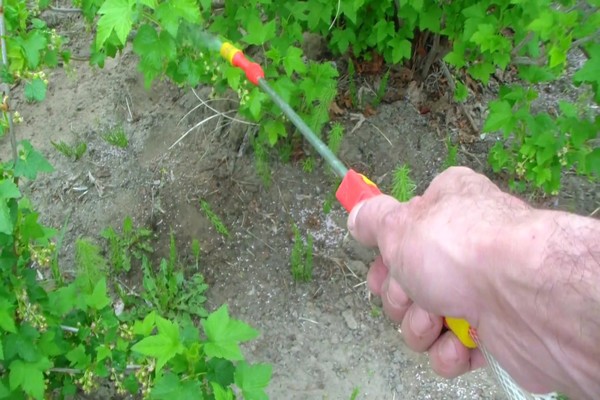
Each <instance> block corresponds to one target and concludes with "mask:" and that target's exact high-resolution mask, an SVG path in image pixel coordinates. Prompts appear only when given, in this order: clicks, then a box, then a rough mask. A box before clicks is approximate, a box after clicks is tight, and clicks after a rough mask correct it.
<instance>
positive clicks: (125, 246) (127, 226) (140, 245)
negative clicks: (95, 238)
mask: <svg viewBox="0 0 600 400" xmlns="http://www.w3.org/2000/svg"><path fill="white" fill-rule="evenodd" d="M101 236H102V237H103V238H104V239H106V240H107V242H108V248H109V253H110V257H109V260H110V264H111V266H112V269H113V271H114V272H115V273H117V274H118V273H120V272H123V271H124V272H129V271H130V270H131V262H132V259H135V260H138V261H141V259H142V256H143V255H144V254H151V253H152V252H153V251H154V249H153V248H152V245H151V244H150V241H151V239H152V231H151V230H149V229H145V228H138V229H135V228H134V227H133V222H132V220H131V217H126V218H125V219H124V220H123V227H122V233H121V234H119V233H117V232H116V231H115V230H114V229H113V228H112V227H108V228H106V229H104V230H103V231H102V232H101Z"/></svg>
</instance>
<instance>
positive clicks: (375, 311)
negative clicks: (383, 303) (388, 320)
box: [371, 305, 381, 318]
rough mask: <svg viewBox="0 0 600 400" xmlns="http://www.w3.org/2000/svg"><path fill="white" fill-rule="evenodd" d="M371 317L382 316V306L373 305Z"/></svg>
mask: <svg viewBox="0 0 600 400" xmlns="http://www.w3.org/2000/svg"><path fill="white" fill-rule="evenodd" d="M371 317H373V318H379V317H381V308H379V307H377V306H375V305H372V306H371Z"/></svg>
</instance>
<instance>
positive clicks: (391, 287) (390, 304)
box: [381, 275, 412, 323]
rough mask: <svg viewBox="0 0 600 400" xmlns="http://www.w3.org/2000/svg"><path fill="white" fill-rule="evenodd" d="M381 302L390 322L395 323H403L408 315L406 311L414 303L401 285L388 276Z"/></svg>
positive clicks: (383, 286)
mask: <svg viewBox="0 0 600 400" xmlns="http://www.w3.org/2000/svg"><path fill="white" fill-rule="evenodd" d="M381 302H382V304H383V311H384V313H385V314H386V315H387V316H388V318H389V319H390V320H392V321H393V322H395V323H401V322H402V319H404V315H405V314H406V310H408V308H409V307H410V306H411V304H412V301H411V300H410V298H409V297H408V296H407V295H406V293H405V292H404V290H403V289H402V287H400V284H399V283H398V282H396V281H395V280H394V279H392V278H391V275H388V276H387V278H386V279H385V281H384V282H383V285H382V291H381Z"/></svg>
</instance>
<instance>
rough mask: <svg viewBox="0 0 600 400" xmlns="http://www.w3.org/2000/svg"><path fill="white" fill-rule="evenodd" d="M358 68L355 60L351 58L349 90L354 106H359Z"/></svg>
mask: <svg viewBox="0 0 600 400" xmlns="http://www.w3.org/2000/svg"><path fill="white" fill-rule="evenodd" d="M355 79H356V69H355V67H354V62H353V61H352V60H350V61H349V62H348V90H349V91H350V101H351V102H352V107H358V106H359V104H358V101H359V99H358V92H357V90H356V81H355Z"/></svg>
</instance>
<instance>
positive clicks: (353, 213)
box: [348, 201, 365, 233]
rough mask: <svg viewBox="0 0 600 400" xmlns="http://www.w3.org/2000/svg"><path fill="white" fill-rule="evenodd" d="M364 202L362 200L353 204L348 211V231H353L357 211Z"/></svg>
mask: <svg viewBox="0 0 600 400" xmlns="http://www.w3.org/2000/svg"><path fill="white" fill-rule="evenodd" d="M364 204H365V202H364V201H361V202H360V203H358V204H357V205H356V206H354V208H353V209H352V211H351V212H350V215H349V216H348V230H349V231H350V233H354V227H355V225H356V216H357V215H358V212H359V211H360V209H361V208H362V206H363V205H364Z"/></svg>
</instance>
